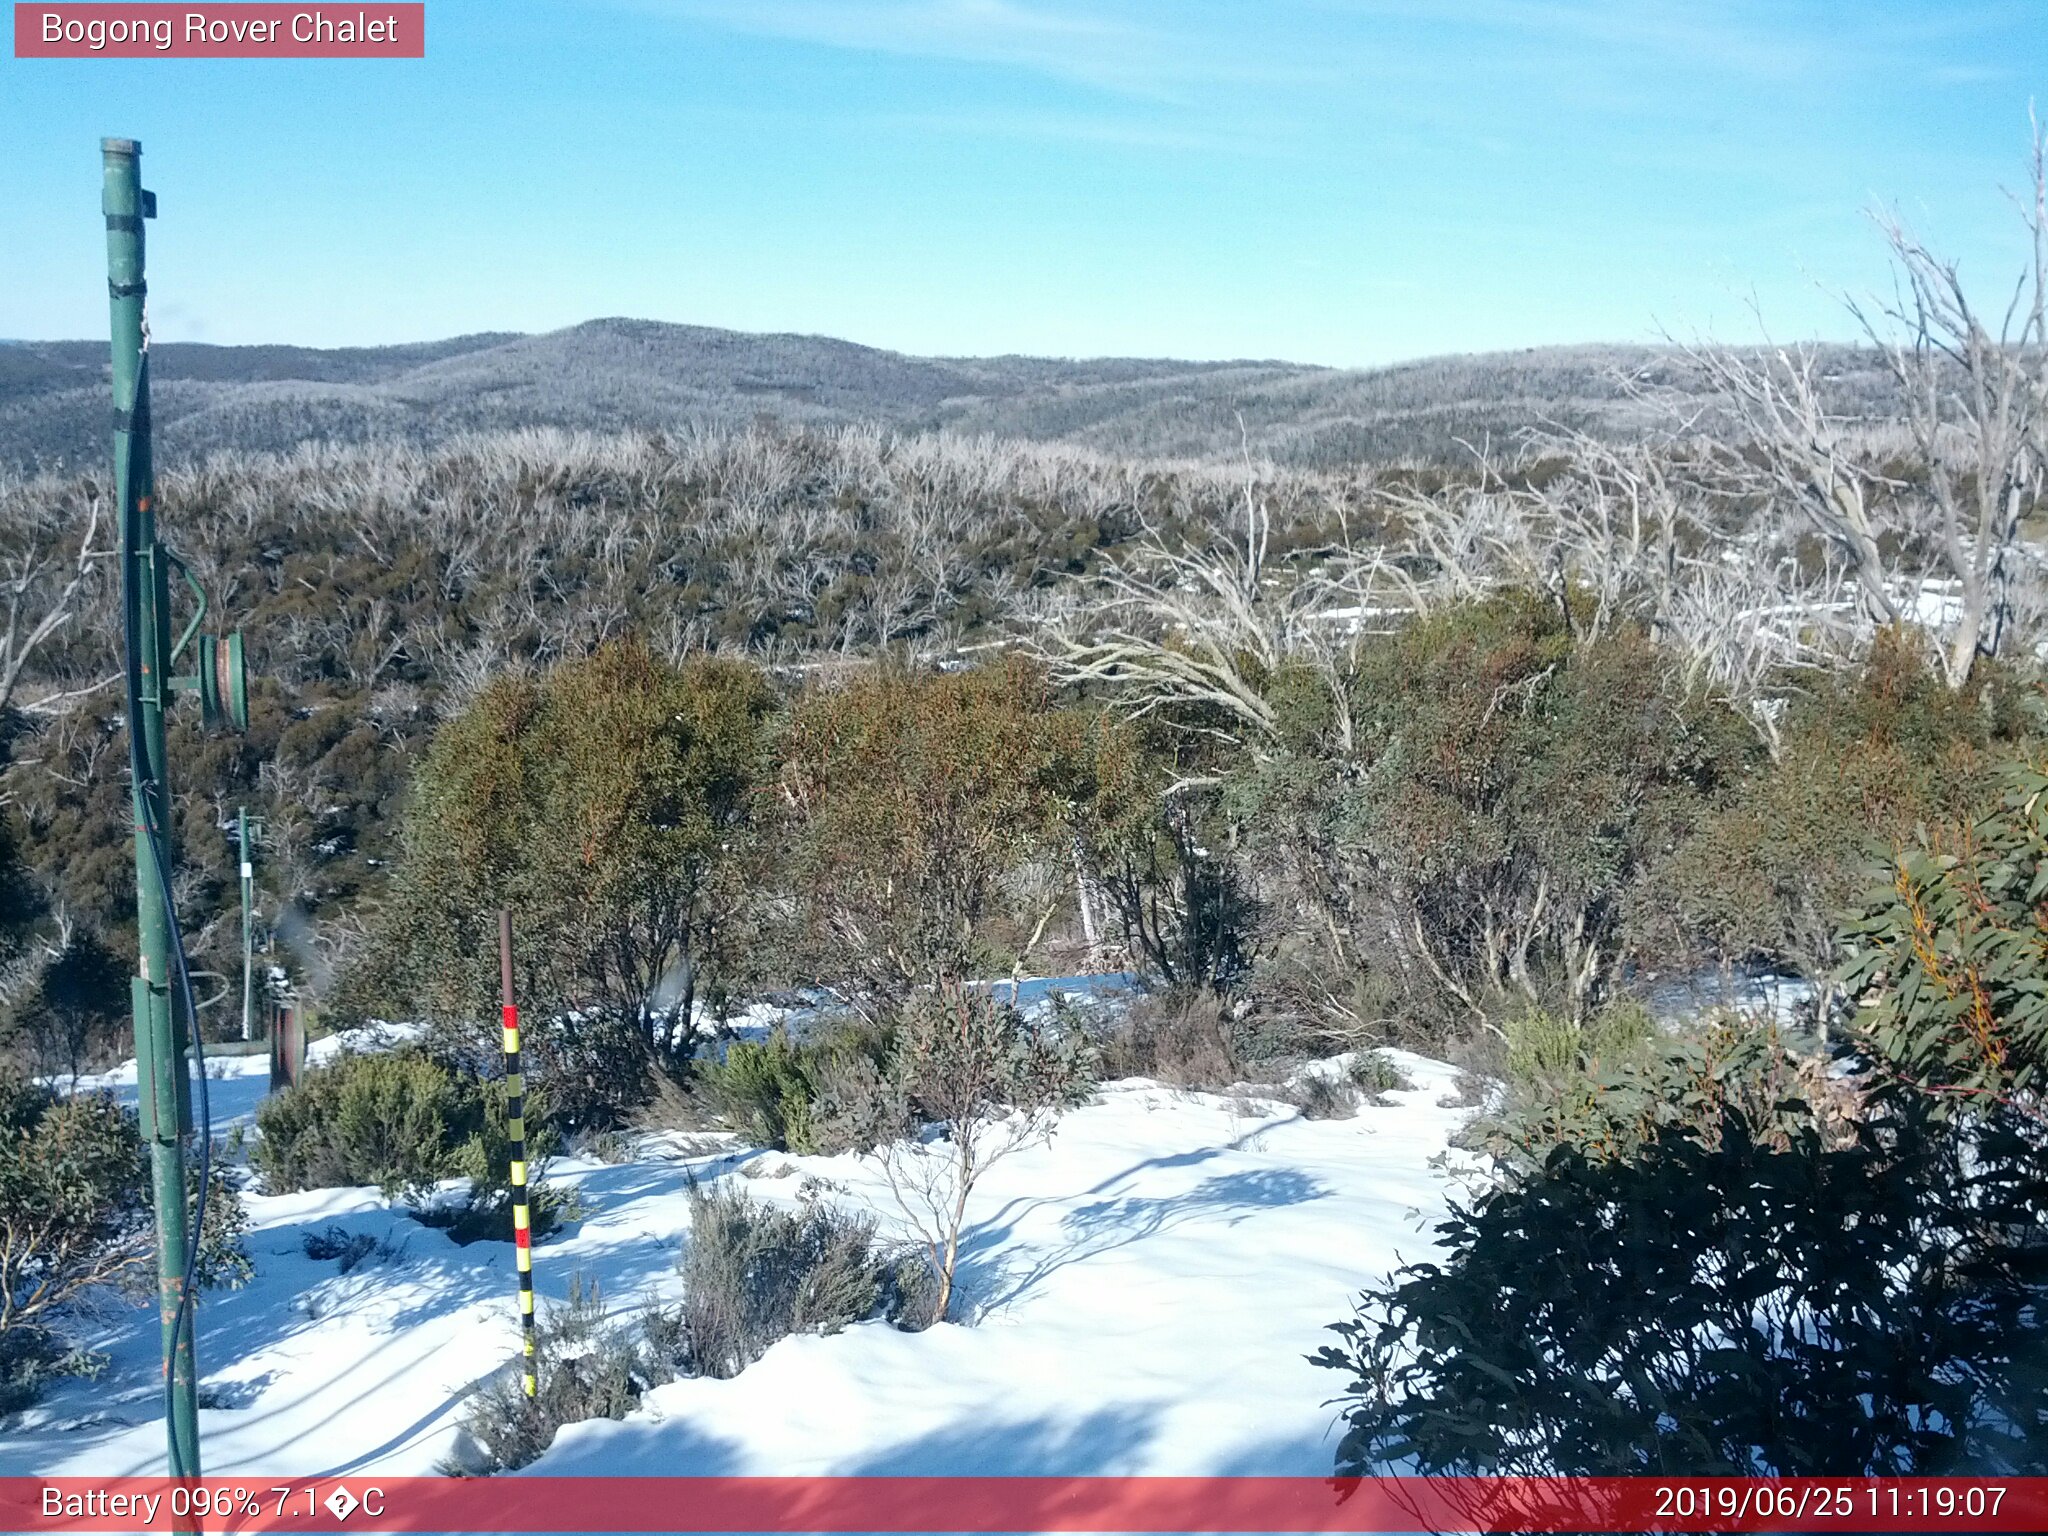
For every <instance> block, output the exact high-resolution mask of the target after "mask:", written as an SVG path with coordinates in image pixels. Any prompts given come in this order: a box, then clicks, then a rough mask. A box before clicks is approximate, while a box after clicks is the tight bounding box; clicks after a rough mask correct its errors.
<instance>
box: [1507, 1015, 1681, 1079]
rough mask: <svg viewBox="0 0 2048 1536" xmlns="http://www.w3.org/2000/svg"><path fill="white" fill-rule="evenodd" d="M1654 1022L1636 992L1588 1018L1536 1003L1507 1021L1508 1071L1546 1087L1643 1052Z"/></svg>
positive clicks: (1510, 1073)
mask: <svg viewBox="0 0 2048 1536" xmlns="http://www.w3.org/2000/svg"><path fill="white" fill-rule="evenodd" d="M1655 1028H1656V1026H1655V1024H1653V1023H1652V1021H1651V1019H1650V1015H1649V1012H1648V1010H1646V1009H1645V1008H1644V1007H1643V1006H1642V1005H1641V1004H1640V1003H1638V1002H1636V1001H1635V1000H1634V999H1632V998H1618V999H1616V1000H1615V1001H1613V1002H1610V1003H1609V1004H1608V1005H1607V1006H1606V1007H1604V1008H1602V1009H1600V1010H1599V1011H1598V1012H1597V1013H1594V1014H1593V1015H1591V1016H1590V1017H1589V1018H1587V1019H1586V1020H1585V1022H1583V1023H1580V1022H1576V1021H1574V1020H1572V1019H1570V1018H1567V1017H1562V1016H1560V1015H1558V1014H1554V1013H1550V1012H1548V1011H1546V1010H1544V1009H1542V1008H1531V1009H1530V1010H1529V1011H1528V1012H1526V1013H1523V1014H1521V1015H1519V1016H1518V1017H1516V1018H1513V1019H1510V1020H1509V1021H1508V1023H1507V1026H1506V1031H1505V1033H1506V1036H1507V1042H1506V1043H1507V1066H1508V1076H1509V1078H1510V1079H1511V1080H1512V1081H1513V1082H1515V1083H1517V1084H1519V1085H1523V1086H1530V1087H1538V1088H1543V1087H1549V1086H1551V1085H1555V1084H1557V1083H1560V1082H1563V1081H1564V1080H1565V1079H1568V1078H1571V1077H1574V1076H1576V1075H1578V1074H1581V1073H1585V1072H1593V1073H1598V1072H1599V1071H1600V1069H1601V1068H1602V1067H1611V1066H1614V1065H1616V1064H1618V1063H1620V1062H1624V1061H1627V1060H1630V1059H1631V1058H1633V1057H1635V1056H1637V1055H1639V1054H1640V1053H1641V1052H1642V1050H1643V1048H1644V1047H1646V1046H1647V1045H1648V1044H1649V1043H1650V1038H1651V1036H1652V1034H1653V1033H1654V1032H1655Z"/></svg>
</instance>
